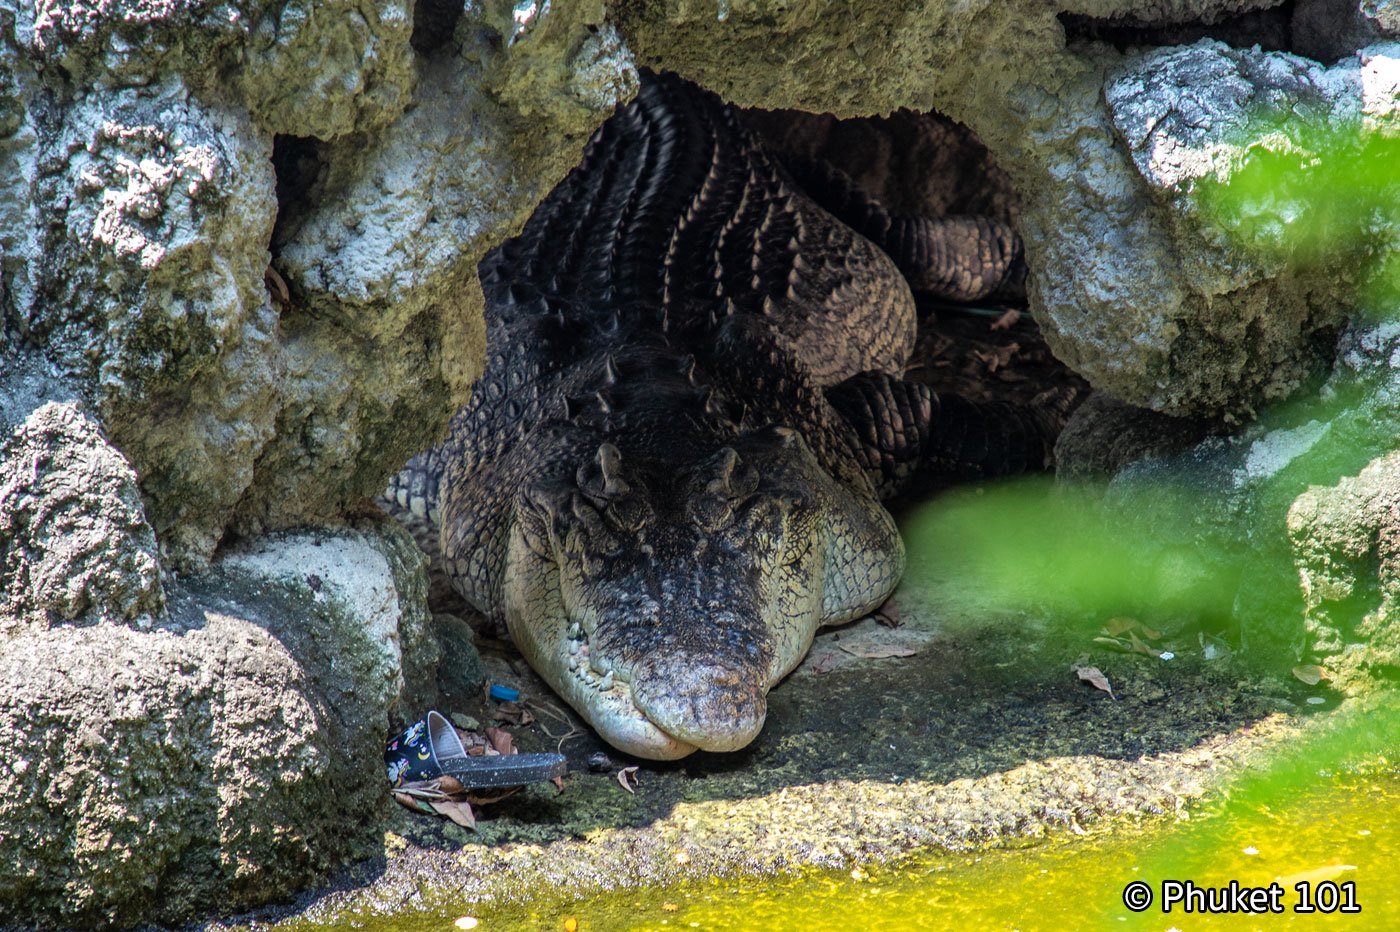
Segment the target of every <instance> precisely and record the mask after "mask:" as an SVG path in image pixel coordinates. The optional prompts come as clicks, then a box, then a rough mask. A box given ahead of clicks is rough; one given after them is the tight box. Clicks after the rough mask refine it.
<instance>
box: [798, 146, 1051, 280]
mask: <svg viewBox="0 0 1400 932" xmlns="http://www.w3.org/2000/svg"><path fill="white" fill-rule="evenodd" d="M783 164H784V166H785V167H786V168H787V169H788V170H789V172H791V173H792V175H793V177H794V178H795V179H796V181H797V182H798V183H799V184H800V185H802V187H803V189H804V190H805V191H806V192H807V195H808V196H809V197H811V198H812V199H813V200H815V201H816V202H817V203H818V204H820V205H821V206H822V207H824V208H826V209H827V210H828V211H830V212H831V213H832V214H834V215H835V216H836V217H838V218H839V219H840V220H842V221H843V222H844V223H846V224H847V225H848V226H850V227H853V228H854V229H855V230H857V231H858V232H859V233H860V234H861V235H863V236H865V237H866V238H867V239H869V240H871V241H873V242H874V243H875V244H876V245H877V246H879V247H880V248H881V249H883V250H884V251H885V252H886V253H887V254H888V255H889V257H890V258H891V259H893V260H894V264H895V265H896V266H898V267H899V270H900V272H902V273H903V274H904V277H905V279H906V280H908V282H909V286H910V287H911V288H913V289H914V290H915V291H921V292H925V293H928V294H931V295H934V296H936V297H939V298H943V299H944V300H947V301H958V302H972V301H980V300H983V299H984V298H989V297H994V298H997V299H1000V300H1006V301H1013V302H1019V301H1021V300H1024V298H1025V290H1026V258H1025V248H1024V246H1023V244H1022V242H1021V237H1020V236H1019V235H1017V233H1016V231H1015V230H1013V229H1012V228H1011V227H1010V226H1009V225H1008V224H1006V223H1003V222H1001V221H1000V220H995V219H993V218H991V217H986V216H982V215H972V214H969V215H954V216H948V217H924V216H918V215H908V214H892V213H890V212H889V211H887V210H886V209H885V207H884V205H882V204H881V203H880V202H879V201H877V200H876V199H875V198H873V197H871V196H870V195H869V194H868V193H867V192H866V191H865V190H864V189H863V188H861V187H860V186H859V185H858V184H856V183H855V181H854V180H853V179H852V178H851V177H850V176H849V175H847V174H846V173H845V172H843V171H841V170H840V169H839V168H837V167H835V166H834V165H832V164H831V163H829V162H826V161H824V160H821V159H800V158H790V159H786V160H784V163H783Z"/></svg>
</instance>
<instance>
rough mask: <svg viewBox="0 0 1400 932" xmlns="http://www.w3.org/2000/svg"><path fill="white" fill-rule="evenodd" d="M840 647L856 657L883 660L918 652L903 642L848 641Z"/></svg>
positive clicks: (910, 655)
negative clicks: (865, 642)
mask: <svg viewBox="0 0 1400 932" xmlns="http://www.w3.org/2000/svg"><path fill="white" fill-rule="evenodd" d="M841 649H842V650H844V651H845V652H846V653H848V654H852V655H854V656H856V657H865V658H868V659H870V660H883V659H885V658H886V657H912V656H914V655H915V654H917V653H918V651H917V650H915V649H914V648H912V647H906V646H904V645H903V644H851V643H849V642H847V643H844V644H842V645H841Z"/></svg>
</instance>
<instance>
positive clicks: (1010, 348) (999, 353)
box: [972, 343, 1021, 372]
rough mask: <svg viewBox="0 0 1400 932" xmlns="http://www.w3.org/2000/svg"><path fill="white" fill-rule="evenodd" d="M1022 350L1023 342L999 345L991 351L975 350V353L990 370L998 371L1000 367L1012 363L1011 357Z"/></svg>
mask: <svg viewBox="0 0 1400 932" xmlns="http://www.w3.org/2000/svg"><path fill="white" fill-rule="evenodd" d="M1020 351H1021V344H1019V343H1008V344H1006V345H1005V346H998V347H995V348H994V349H992V350H991V351H990V352H986V353H984V352H982V351H981V350H974V351H973V354H972V355H974V356H976V357H977V358H978V359H980V360H981V361H982V363H983V365H985V366H986V367H987V371H988V372H996V371H997V370H998V369H1000V368H1002V367H1003V366H1006V365H1008V364H1010V362H1011V358H1012V357H1013V356H1015V355H1016V354H1017V353H1019V352H1020Z"/></svg>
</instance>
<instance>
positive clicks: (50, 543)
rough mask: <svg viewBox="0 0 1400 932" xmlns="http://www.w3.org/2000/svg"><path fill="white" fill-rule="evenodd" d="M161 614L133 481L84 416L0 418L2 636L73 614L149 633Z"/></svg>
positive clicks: (64, 410)
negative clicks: (12, 422) (14, 421)
mask: <svg viewBox="0 0 1400 932" xmlns="http://www.w3.org/2000/svg"><path fill="white" fill-rule="evenodd" d="M5 407H8V406H7V405H3V404H0V412H3V409H4V408H5ZM6 413H7V412H6ZM164 608H165V592H164V589H163V588H162V585H161V577H160V562H159V558H158V555H157V551H156V538H155V532H154V531H153V530H152V529H151V526H150V524H148V523H147V521H146V514H145V511H144V510H143V509H142V507H141V494H140V492H139V491H138V490H137V487H136V475H135V473H133V472H132V470H131V464H130V463H128V462H127V460H126V458H125V457H123V456H122V455H121V454H120V453H118V452H117V451H116V450H114V449H112V447H111V446H110V445H109V444H108V443H107V441H106V439H105V438H104V437H103V436H102V431H101V430H100V429H99V427H98V426H97V424H96V423H95V422H94V421H93V420H92V418H90V417H89V416H87V415H86V414H85V413H84V412H83V411H82V409H81V407H80V406H79V405H78V404H77V403H76V402H71V401H70V402H64V403H59V402H47V403H44V404H42V405H40V406H39V407H38V408H36V409H35V410H34V411H33V412H32V413H31V414H30V415H29V416H28V417H26V418H25V419H24V420H23V421H22V422H20V423H19V424H17V425H14V426H10V425H8V424H6V423H5V418H4V417H3V416H0V638H3V637H4V636H6V635H8V634H12V633H14V632H15V630H16V629H17V628H19V627H21V626H33V627H38V628H47V627H50V626H52V625H56V624H60V623H62V622H65V621H73V620H75V619H77V618H79V617H80V616H87V617H89V618H95V619H97V620H100V621H104V622H117V623H123V622H124V623H129V624H133V625H135V626H137V627H142V628H149V627H150V626H151V624H152V623H153V621H154V619H155V618H156V617H158V616H160V615H161V613H162V612H163V611H164Z"/></svg>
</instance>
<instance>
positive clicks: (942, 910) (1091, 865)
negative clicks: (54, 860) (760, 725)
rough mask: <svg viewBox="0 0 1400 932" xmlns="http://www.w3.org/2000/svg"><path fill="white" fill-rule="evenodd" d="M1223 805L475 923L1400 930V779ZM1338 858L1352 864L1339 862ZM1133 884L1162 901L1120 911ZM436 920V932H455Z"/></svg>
mask: <svg viewBox="0 0 1400 932" xmlns="http://www.w3.org/2000/svg"><path fill="white" fill-rule="evenodd" d="M1239 808H1240V807H1237V806H1230V807H1227V809H1226V810H1225V811H1222V812H1220V813H1218V814H1216V815H1214V816H1209V817H1203V818H1198V819H1196V820H1193V821H1188V822H1183V823H1179V824H1177V825H1174V826H1172V827H1170V828H1168V829H1166V830H1160V829H1159V830H1158V831H1149V832H1133V833H1130V834H1128V835H1124V834H1121V833H1120V834H1116V835H1113V836H1110V837H1087V838H1073V839H1068V840H1065V841H1061V842H1055V843H1049V844H1044V845H1041V846H1037V847H1032V848H1025V849H1020V850H1006V851H996V852H991V853H984V854H980V855H967V856H948V855H942V856H938V857H930V858H918V859H913V860H910V861H907V862H904V863H901V864H895V865H885V866H880V867H867V868H863V869H857V870H855V871H843V872H839V873H816V874H806V875H794V876H790V877H780V878H767V879H761V878H751V879H744V880H737V881H722V880H715V881H710V882H708V883H703V884H697V885H688V886H683V887H678V888H673V889H670V890H663V891H659V892H647V893H645V894H638V893H617V894H612V895H607V896H603V897H599V898H597V899H593V900H588V901H585V902H582V903H576V904H572V905H569V906H561V907H552V908H547V909H534V910H529V909H525V910H509V911H499V912H496V911H481V912H472V913H471V915H473V916H475V917H476V918H478V919H479V921H480V925H479V926H478V927H479V928H481V929H562V928H565V927H566V926H565V923H566V920H567V919H569V918H573V919H574V920H575V921H576V923H577V928H579V929H583V930H594V929H596V930H638V932H640V930H649V929H691V928H699V929H707V930H768V929H771V930H779V929H783V930H787V929H798V930H808V932H820V930H838V929H839V930H846V929H872V930H905V929H933V928H976V929H1027V930H1030V929H1074V928H1090V929H1093V928H1114V929H1117V928H1123V929H1160V930H1166V929H1171V928H1177V929H1182V930H1188V929H1200V928H1211V929H1214V928H1221V929H1284V928H1286V929H1312V928H1348V929H1395V928H1400V775H1397V774H1396V773H1394V772H1379V773H1376V774H1373V775H1371V776H1364V777H1362V776H1355V775H1352V776H1347V777H1342V778H1334V779H1332V780H1330V781H1324V782H1323V783H1321V784H1319V785H1317V786H1316V787H1314V788H1313V789H1311V790H1310V791H1307V792H1302V793H1298V794H1296V795H1294V796H1293V797H1292V798H1291V799H1289V800H1287V801H1286V804H1285V805H1282V806H1276V805H1268V804H1261V805H1254V806H1251V807H1250V811H1248V812H1240V811H1239ZM1343 867H1351V868H1353V869H1350V870H1344V869H1342V868H1343ZM1165 880H1179V881H1185V880H1191V881H1194V882H1195V883H1196V884H1197V885H1198V886H1202V887H1204V886H1222V885H1226V884H1228V883H1229V882H1230V881H1231V880H1235V881H1238V882H1239V884H1240V885H1242V886H1257V887H1267V886H1268V885H1269V884H1270V883H1272V882H1274V881H1276V880H1281V881H1282V887H1281V889H1282V890H1283V893H1282V895H1281V896H1280V897H1279V903H1280V905H1281V906H1282V907H1283V908H1284V910H1285V911H1284V912H1283V913H1281V914H1256V915H1236V916H1207V915H1202V914H1200V913H1192V914H1186V913H1184V912H1183V911H1182V908H1181V906H1180V905H1175V906H1173V909H1172V911H1171V912H1170V913H1163V911H1162V909H1161V906H1160V902H1161V890H1162V882H1163V881H1165ZM1134 881H1141V882H1145V883H1147V884H1148V885H1149V887H1150V888H1151V889H1152V891H1153V894H1154V902H1153V904H1152V906H1150V907H1149V908H1148V909H1147V910H1146V911H1144V912H1142V913H1140V914H1138V913H1133V912H1131V911H1130V910H1129V909H1127V908H1126V907H1125V906H1124V904H1123V891H1124V888H1125V887H1126V886H1127V885H1128V884H1130V883H1133V882H1134ZM1297 882H1308V883H1309V884H1310V889H1311V890H1313V891H1314V894H1313V895H1314V898H1315V899H1318V900H1320V901H1321V905H1324V906H1325V905H1328V894H1329V893H1330V890H1328V889H1320V888H1321V887H1322V885H1323V884H1329V883H1330V884H1336V885H1338V887H1339V892H1341V890H1340V885H1342V884H1348V883H1349V884H1354V888H1353V889H1354V902H1355V904H1356V905H1358V906H1360V907H1361V912H1359V913H1349V914H1343V913H1341V912H1340V911H1338V912H1334V913H1332V914H1331V915H1327V914H1324V913H1323V912H1322V911H1320V910H1319V911H1318V912H1315V913H1311V914H1308V913H1300V912H1295V911H1294V906H1295V905H1297V904H1298V902H1299V896H1298V891H1297V890H1296V888H1295V887H1294V884H1295V883H1297ZM452 918H455V917H442V918H441V919H440V920H439V923H440V925H439V926H438V927H439V928H444V929H446V928H449V927H450V923H451V919H452Z"/></svg>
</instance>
